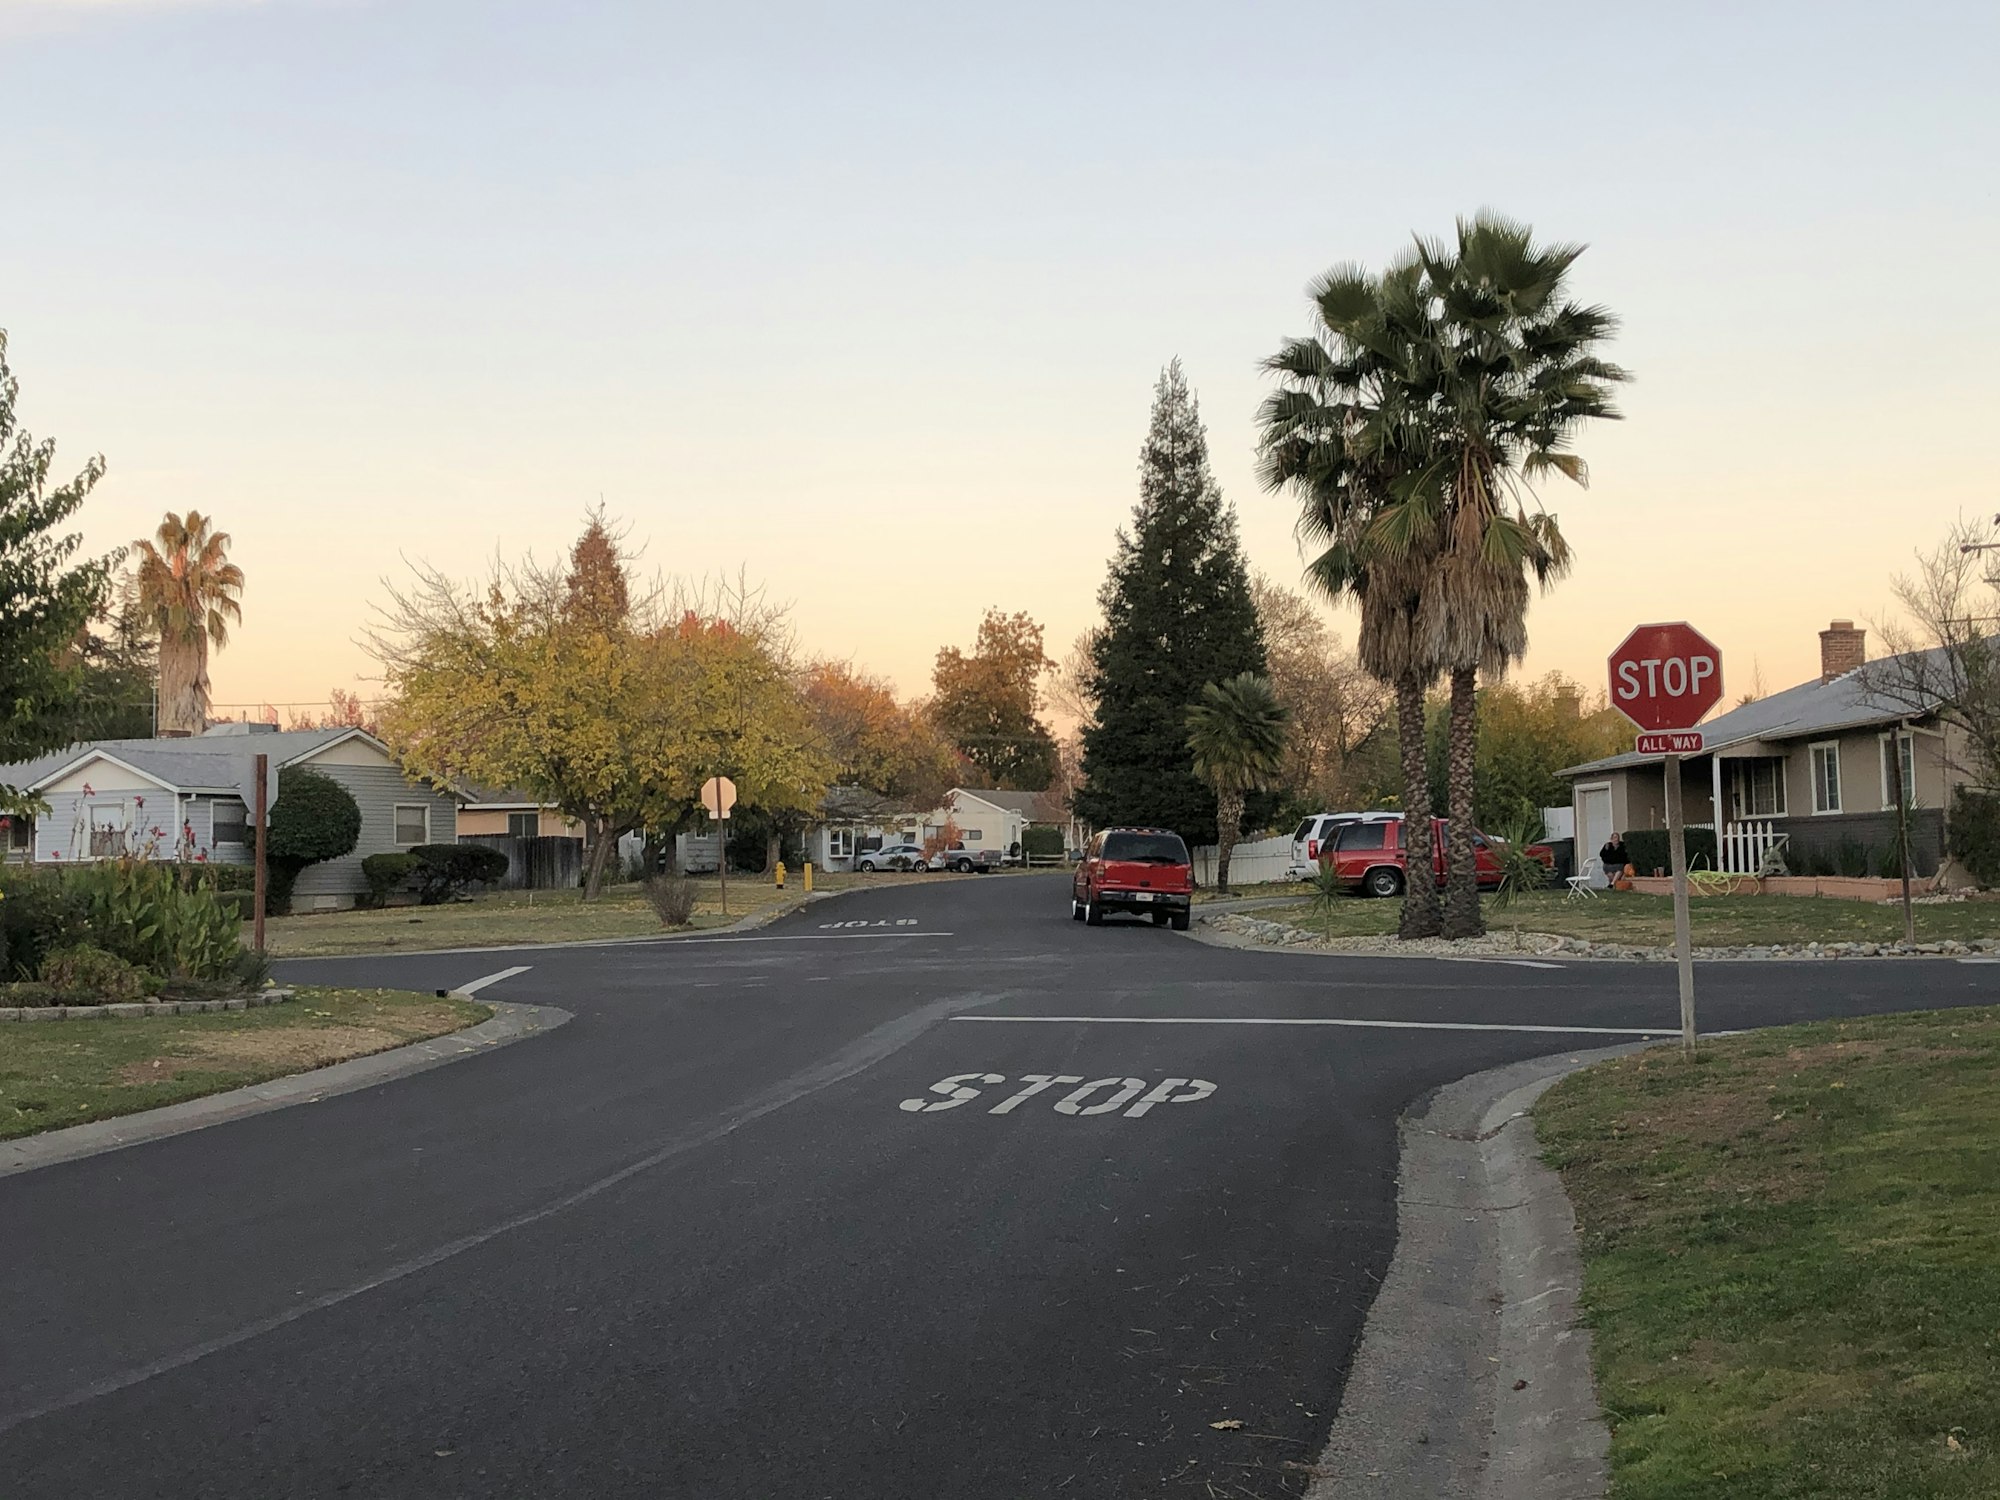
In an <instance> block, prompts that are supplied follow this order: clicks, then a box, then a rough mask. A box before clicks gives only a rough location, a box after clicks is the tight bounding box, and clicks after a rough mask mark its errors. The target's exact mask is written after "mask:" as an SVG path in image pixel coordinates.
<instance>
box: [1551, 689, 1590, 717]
mask: <svg viewBox="0 0 2000 1500" xmlns="http://www.w3.org/2000/svg"><path fill="white" fill-rule="evenodd" d="M1556 717H1557V718H1558V719H1561V720H1563V721H1564V722H1565V723H1569V724H1574V723H1575V722H1576V721H1577V720H1578V719H1581V718H1582V717H1583V694H1582V693H1580V692H1579V691H1577V689H1575V688H1573V687H1571V686H1569V685H1568V684H1567V683H1565V684H1564V685H1563V686H1561V687H1559V688H1557V689H1556Z"/></svg>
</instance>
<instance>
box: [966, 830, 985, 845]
mask: <svg viewBox="0 0 2000 1500" xmlns="http://www.w3.org/2000/svg"><path fill="white" fill-rule="evenodd" d="M985 837H986V830H985V829H984V828H968V829H966V830H965V841H966V843H968V844H976V843H978V842H979V841H980V840H981V839H983V838H985Z"/></svg>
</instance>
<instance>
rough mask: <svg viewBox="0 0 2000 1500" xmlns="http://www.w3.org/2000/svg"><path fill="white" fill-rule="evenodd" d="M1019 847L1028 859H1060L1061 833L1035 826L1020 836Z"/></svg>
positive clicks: (1061, 851)
mask: <svg viewBox="0 0 2000 1500" xmlns="http://www.w3.org/2000/svg"><path fill="white" fill-rule="evenodd" d="M1021 847H1022V848H1023V849H1025V850H1026V851H1027V854H1028V858H1030V859H1061V858H1062V854H1063V831H1062V830H1061V829H1060V828H1048V827H1044V826H1041V825H1037V826H1035V827H1033V828H1030V829H1028V830H1027V831H1026V832H1025V833H1023V834H1022V835H1021Z"/></svg>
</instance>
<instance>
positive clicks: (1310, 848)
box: [1306, 839, 1319, 859]
mask: <svg viewBox="0 0 2000 1500" xmlns="http://www.w3.org/2000/svg"><path fill="white" fill-rule="evenodd" d="M1306 858H1307V859H1318V858H1319V840H1318V839H1307V840H1306Z"/></svg>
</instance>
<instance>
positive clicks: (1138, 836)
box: [1104, 833, 1188, 865]
mask: <svg viewBox="0 0 2000 1500" xmlns="http://www.w3.org/2000/svg"><path fill="white" fill-rule="evenodd" d="M1104 857H1105V858H1106V859H1122V860H1129V861H1132V862H1134V863H1138V864H1162V865H1184V864H1186V863H1187V862H1188V852H1187V845H1186V844H1183V843H1182V842H1181V839H1180V835H1179V834H1177V833H1107V834H1106V835H1105V836H1104Z"/></svg>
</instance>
